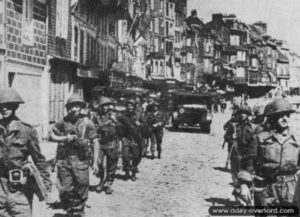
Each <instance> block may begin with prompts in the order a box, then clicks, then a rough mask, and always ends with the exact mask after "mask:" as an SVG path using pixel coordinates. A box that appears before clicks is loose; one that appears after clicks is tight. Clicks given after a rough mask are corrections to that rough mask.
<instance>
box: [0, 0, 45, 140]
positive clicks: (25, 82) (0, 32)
mask: <svg viewBox="0 0 300 217" xmlns="http://www.w3.org/2000/svg"><path fill="white" fill-rule="evenodd" d="M46 11H47V9H46V1H45V0H28V1H21V0H3V1H0V77H1V79H0V80H1V82H0V87H1V88H3V87H12V88H14V89H16V90H17V91H18V92H19V93H20V95H21V97H22V98H23V99H24V100H25V102H26V103H25V104H24V105H21V106H20V109H19V110H18V114H17V115H18V116H19V117H20V118H21V119H22V120H24V121H25V122H28V123H29V124H32V125H33V126H35V127H36V128H37V130H38V132H39V134H40V135H41V133H42V132H45V131H46V129H45V121H44V120H46V117H47V115H48V114H47V112H46V111H45V110H44V109H43V108H45V106H46V105H47V101H48V97H47V95H46V94H47V91H44V88H45V84H46V81H47V79H46V77H47V72H46V71H45V68H46V54H47V13H46Z"/></svg>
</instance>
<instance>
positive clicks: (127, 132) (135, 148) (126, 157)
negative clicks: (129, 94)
mask: <svg viewBox="0 0 300 217" xmlns="http://www.w3.org/2000/svg"><path fill="white" fill-rule="evenodd" d="M126 109H127V111H126V112H125V114H124V115H122V116H120V117H119V121H120V123H121V124H122V125H123V127H124V135H123V146H122V158H123V171H125V178H126V179H127V178H129V177H130V172H131V180H132V181H136V173H137V171H138V163H139V162H140V153H139V144H141V142H142V141H141V140H142V138H141V132H140V129H139V126H140V122H139V120H138V119H137V116H136V113H135V109H136V105H135V101H134V100H129V101H128V102H126Z"/></svg>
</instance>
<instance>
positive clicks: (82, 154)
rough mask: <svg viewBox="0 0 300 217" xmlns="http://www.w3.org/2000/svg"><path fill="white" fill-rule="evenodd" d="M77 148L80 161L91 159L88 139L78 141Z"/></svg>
mask: <svg viewBox="0 0 300 217" xmlns="http://www.w3.org/2000/svg"><path fill="white" fill-rule="evenodd" d="M76 146H77V151H78V158H79V160H81V161H85V160H88V159H89V157H90V148H89V146H90V141H89V140H88V139H78V140H77V141H76Z"/></svg>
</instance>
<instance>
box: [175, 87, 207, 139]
mask: <svg viewBox="0 0 300 217" xmlns="http://www.w3.org/2000/svg"><path fill="white" fill-rule="evenodd" d="M173 97H174V110H173V115H172V125H173V128H174V129H177V128H178V127H179V126H196V127H201V129H202V130H203V131H204V132H206V133H210V129H211V127H210V125H211V122H212V118H213V116H212V112H211V103H212V102H211V101H212V97H211V96H210V95H209V94H199V93H191V92H176V93H174V94H173Z"/></svg>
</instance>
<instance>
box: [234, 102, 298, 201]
mask: <svg viewBox="0 0 300 217" xmlns="http://www.w3.org/2000/svg"><path fill="white" fill-rule="evenodd" d="M293 112H295V111H294V110H293V108H292V105H291V104H290V103H289V102H288V101H286V100H285V99H276V100H274V101H273V102H271V103H270V104H268V105H267V106H266V109H265V116H267V118H268V124H269V125H270V127H269V128H266V129H264V130H263V131H262V132H260V133H258V134H256V135H255V136H254V137H253V139H252V141H251V146H250V149H249V150H248V161H247V165H246V167H245V169H246V170H245V171H241V175H240V177H241V178H240V181H241V183H242V185H241V195H242V196H243V198H244V199H245V200H247V199H249V198H250V197H251V192H250V189H251V187H254V190H255V205H256V206H292V205H295V198H294V196H295V195H294V193H295V185H296V179H295V177H296V176H295V174H296V172H297V171H298V168H299V151H300V146H299V140H298V139H297V138H296V137H295V134H293V132H292V131H291V129H290V127H289V119H290V114H291V113H293ZM247 173H248V176H246V175H245V174H247ZM253 183H254V186H253ZM296 196H297V195H296Z"/></svg>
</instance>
